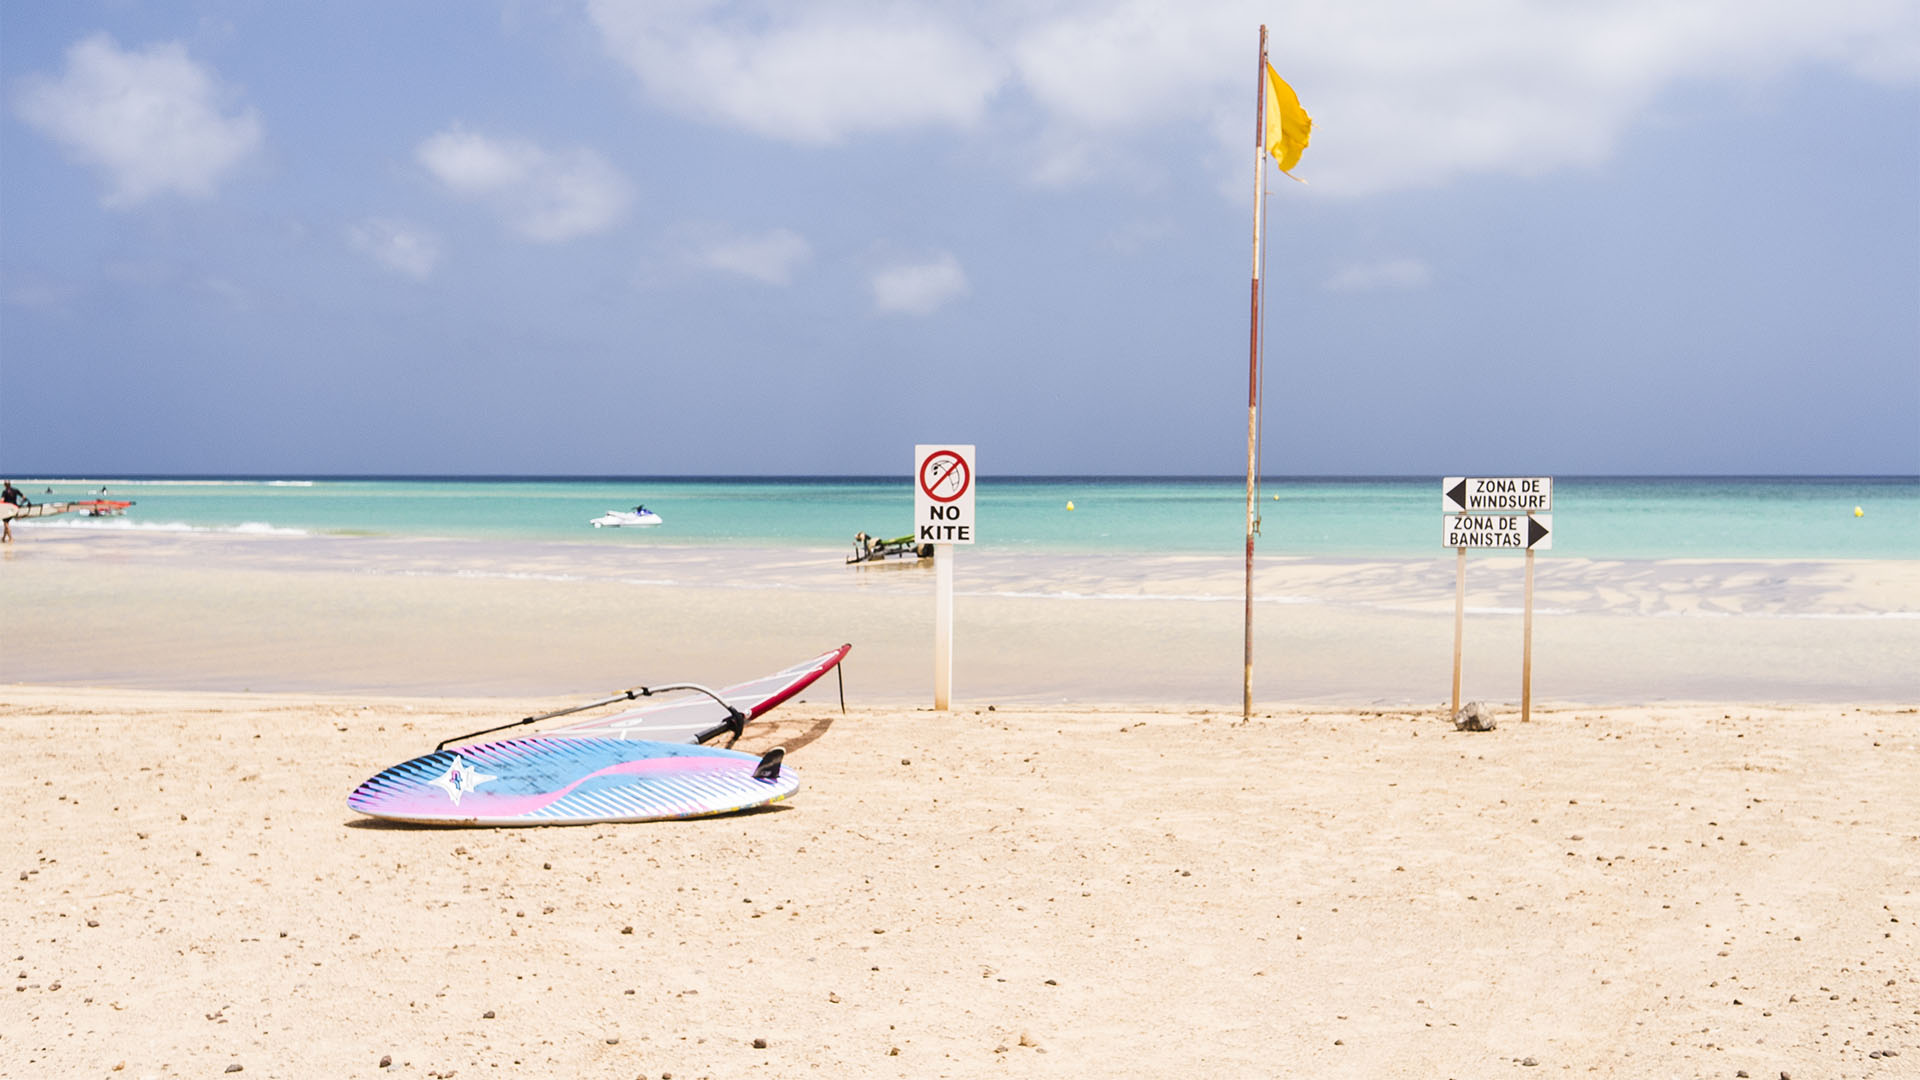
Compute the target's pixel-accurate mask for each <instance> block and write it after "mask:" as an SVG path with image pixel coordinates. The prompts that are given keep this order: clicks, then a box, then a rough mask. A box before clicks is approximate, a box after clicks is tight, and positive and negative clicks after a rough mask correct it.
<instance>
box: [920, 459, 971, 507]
mask: <svg viewBox="0 0 1920 1080" xmlns="http://www.w3.org/2000/svg"><path fill="white" fill-rule="evenodd" d="M972 483H973V475H972V473H971V472H970V471H969V470H968V469H967V461H966V459H965V458H963V457H961V456H960V455H959V454H956V453H954V452H953V451H951V450H935V451H934V452H933V453H931V454H928V455H927V460H925V461H923V462H921V463H920V490H921V491H924V492H926V493H927V498H929V499H932V500H933V501H934V502H939V503H950V502H952V501H954V500H955V499H958V498H959V497H960V496H962V495H965V494H966V493H967V488H968V486H970V485H971V484H972Z"/></svg>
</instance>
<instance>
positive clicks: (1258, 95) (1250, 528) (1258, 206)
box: [1240, 24, 1267, 721]
mask: <svg viewBox="0 0 1920 1080" xmlns="http://www.w3.org/2000/svg"><path fill="white" fill-rule="evenodd" d="M1253 100H1254V106H1253V302H1252V310H1253V315H1252V325H1251V328H1250V330H1249V332H1248V338H1247V619H1246V656H1245V659H1246V667H1245V671H1244V675H1243V681H1242V684H1241V698H1240V719H1241V720H1243V721H1245V720H1250V719H1252V718H1253V537H1254V534H1255V533H1257V532H1258V531H1259V528H1260V517H1259V514H1260V503H1259V498H1260V495H1259V484H1260V476H1259V471H1260V465H1259V460H1260V454H1259V451H1260V288H1261V281H1260V271H1261V264H1262V263H1263V262H1264V261H1265V260H1263V259H1262V258H1261V256H1262V255H1263V254H1264V253H1265V250H1266V224H1267V163H1266V154H1267V147H1266V142H1267V28H1266V26H1265V25H1264V24H1262V25H1261V27H1260V66H1259V67H1258V68H1257V69H1256V77H1255V79H1254V96H1253Z"/></svg>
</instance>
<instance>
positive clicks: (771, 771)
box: [753, 746, 787, 780]
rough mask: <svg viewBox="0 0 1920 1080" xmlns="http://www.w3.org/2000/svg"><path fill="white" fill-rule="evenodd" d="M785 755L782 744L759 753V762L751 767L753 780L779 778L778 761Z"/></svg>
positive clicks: (785, 751)
mask: <svg viewBox="0 0 1920 1080" xmlns="http://www.w3.org/2000/svg"><path fill="white" fill-rule="evenodd" d="M786 756H787V750H786V748H785V747H783V746H776V747H774V748H773V749H771V750H769V751H767V752H766V753H764V754H762V755H760V764H758V765H755V766H754V767H753V778H754V779H755V780H778V779H780V762H781V761H782V760H784V759H785V758H786Z"/></svg>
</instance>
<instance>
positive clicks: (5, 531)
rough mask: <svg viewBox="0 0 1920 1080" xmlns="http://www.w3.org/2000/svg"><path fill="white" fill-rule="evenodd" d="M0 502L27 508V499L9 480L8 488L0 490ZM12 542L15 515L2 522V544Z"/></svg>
mask: <svg viewBox="0 0 1920 1080" xmlns="http://www.w3.org/2000/svg"><path fill="white" fill-rule="evenodd" d="M0 502H3V503H8V504H10V505H13V506H25V505H26V504H27V497H26V496H25V495H22V494H20V489H19V488H17V487H14V486H13V481H11V480H8V481H7V482H6V487H5V488H0ZM12 542H13V515H12V514H8V515H7V518H6V520H5V521H0V544H10V543H12Z"/></svg>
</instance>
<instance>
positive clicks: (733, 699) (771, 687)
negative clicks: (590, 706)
mask: <svg viewBox="0 0 1920 1080" xmlns="http://www.w3.org/2000/svg"><path fill="white" fill-rule="evenodd" d="M852 649H853V646H852V645H842V646H840V647H839V648H837V649H829V650H828V651H826V652H823V653H821V654H820V655H819V656H816V657H814V658H813V659H811V660H805V661H802V662H800V663H798V664H795V665H793V666H792V667H790V668H786V669H784V670H781V671H776V672H774V673H773V674H771V675H765V676H762V677H760V678H758V679H753V680H751V681H749V682H743V683H738V684H736V685H733V686H729V687H726V688H724V689H720V690H715V691H713V692H712V696H709V695H708V694H706V693H697V694H688V695H684V696H680V697H676V698H669V699H666V700H662V701H648V702H646V703H645V704H643V705H640V706H638V707H637V708H632V709H628V710H627V711H625V712H621V713H615V714H614V715H612V716H602V717H595V718H594V719H592V720H583V721H581V722H580V723H577V724H569V725H567V726H566V727H563V728H556V729H554V730H553V731H547V732H542V734H544V735H552V736H561V737H570V738H598V739H651V740H653V741H656V742H702V741H705V740H703V739H701V738H700V737H699V736H701V735H703V734H705V735H707V737H708V738H712V737H714V734H715V733H714V732H713V729H714V728H715V727H716V726H718V725H721V724H724V723H726V722H727V721H728V719H729V716H730V713H731V712H733V711H736V710H737V711H738V712H739V713H740V714H742V715H743V716H744V717H745V720H743V721H741V722H742V723H745V722H749V721H752V720H754V719H756V718H758V717H760V716H764V715H765V714H766V713H767V712H769V711H770V710H772V709H773V708H774V707H775V706H777V705H779V704H780V703H782V702H784V701H787V700H788V699H790V698H792V697H793V696H794V695H795V694H798V693H799V692H800V691H802V690H805V689H806V688H807V687H809V686H811V685H813V682H814V680H816V679H818V678H819V677H820V676H822V675H825V674H826V673H827V672H829V671H832V670H833V669H834V667H835V666H836V665H838V664H839V663H840V661H841V660H843V659H845V658H846V655H847V653H848V652H849V651H851V650H852ZM716 699H717V700H716ZM722 730H723V731H724V730H725V729H724V728H722ZM736 734H737V733H736Z"/></svg>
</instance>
